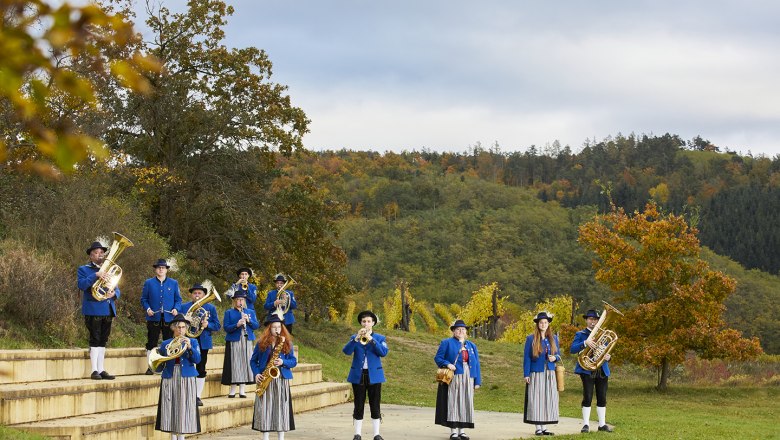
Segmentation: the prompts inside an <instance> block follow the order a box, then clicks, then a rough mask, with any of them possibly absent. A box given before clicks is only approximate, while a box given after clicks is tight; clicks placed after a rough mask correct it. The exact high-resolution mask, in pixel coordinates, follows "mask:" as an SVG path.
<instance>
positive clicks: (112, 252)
mask: <svg viewBox="0 0 780 440" xmlns="http://www.w3.org/2000/svg"><path fill="white" fill-rule="evenodd" d="M132 246H133V242H132V241H130V239H128V238H127V237H125V236H124V235H122V234H120V233H118V232H114V241H113V242H112V243H111V248H110V249H109V250H108V255H106V258H105V260H103V264H101V265H100V270H99V272H103V273H105V274H106V275H107V276H108V281H106V280H103V279H102V278H98V280H97V281H95V284H93V285H92V297H93V298H95V299H96V300H98V301H103V300H105V299H106V294H107V293H108V292H110V291H111V290H112V289H114V288H115V287H116V285H117V284H119V279H120V278H122V268H121V267H119V265H118V264H116V259H117V257H119V254H121V253H122V251H124V250H125V249H127V248H129V247H132Z"/></svg>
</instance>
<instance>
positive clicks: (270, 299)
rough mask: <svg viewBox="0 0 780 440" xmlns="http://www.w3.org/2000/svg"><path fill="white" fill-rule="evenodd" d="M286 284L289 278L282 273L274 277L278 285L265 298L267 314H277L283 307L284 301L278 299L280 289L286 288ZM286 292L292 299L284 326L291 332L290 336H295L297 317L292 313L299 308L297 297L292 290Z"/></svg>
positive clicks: (264, 306) (285, 315)
mask: <svg viewBox="0 0 780 440" xmlns="http://www.w3.org/2000/svg"><path fill="white" fill-rule="evenodd" d="M286 282H287V277H285V276H284V275H282V274H280V273H278V274H276V277H274V283H276V289H274V290H269V291H268V294H267V295H266V297H265V304H264V305H263V308H265V310H267V313H273V312H275V311H276V308H277V307H279V306H280V305H282V300H281V299H280V298H278V296H279V289H281V288H282V287H284V284H285V283H286ZM284 291H285V292H286V293H287V295H288V296H289V298H290V308H289V310H287V312H286V313H285V314H284V326H285V327H287V331H288V332H290V334H293V324H295V316H293V312H292V311H293V310H294V309H296V308H298V301H296V300H295V295H293V292H292V290H290V289H285V290H284Z"/></svg>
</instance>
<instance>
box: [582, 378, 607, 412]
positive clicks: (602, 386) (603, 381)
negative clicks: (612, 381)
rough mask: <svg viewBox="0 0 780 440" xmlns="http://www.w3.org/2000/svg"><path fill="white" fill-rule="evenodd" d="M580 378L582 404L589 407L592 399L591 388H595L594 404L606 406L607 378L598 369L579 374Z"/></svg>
mask: <svg viewBox="0 0 780 440" xmlns="http://www.w3.org/2000/svg"><path fill="white" fill-rule="evenodd" d="M580 379H582V406H585V407H590V405H591V402H592V401H593V388H594V386H595V388H596V406H598V407H601V408H603V407H605V406H607V382H608V380H609V378H608V377H607V376H605V375H604V373H602V372H601V369H600V368H599V370H598V371H596V372H594V373H593V374H580Z"/></svg>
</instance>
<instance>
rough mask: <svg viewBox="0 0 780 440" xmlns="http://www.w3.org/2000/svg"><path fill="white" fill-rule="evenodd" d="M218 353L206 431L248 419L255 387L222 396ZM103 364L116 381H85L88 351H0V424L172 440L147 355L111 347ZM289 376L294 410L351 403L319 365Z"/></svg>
mask: <svg viewBox="0 0 780 440" xmlns="http://www.w3.org/2000/svg"><path fill="white" fill-rule="evenodd" d="M224 353H225V350H224V347H215V348H214V349H212V350H209V359H208V364H207V366H206V367H207V370H208V376H207V378H206V386H205V388H204V390H203V403H204V406H202V407H200V423H201V428H202V432H204V433H205V432H213V431H219V430H222V429H227V428H232V427H236V426H243V425H248V424H250V423H251V422H252V407H253V404H254V386H251V385H248V386H247V395H248V396H249V398H247V399H240V398H234V399H228V398H227V393H228V389H229V388H228V387H227V386H224V385H222V384H220V378H221V377H222V373H221V372H222V361H223V358H224ZM105 364H106V370H107V371H109V372H110V373H111V374H113V375H116V379H115V380H91V379H85V378H88V377H89V374H90V373H91V371H90V365H89V352H88V351H87V350H0V425H6V426H9V427H13V428H16V429H21V430H25V431H30V432H35V433H38V434H42V435H45V436H48V437H51V438H54V439H62V440H66V439H67V440H71V439H95V440H104V439H105V440H109V439H110V440H113V439H138V438H150V439H160V440H167V439H170V434H166V433H162V432H159V431H155V430H154V418H155V416H156V414H157V398H158V395H159V389H160V388H159V386H160V376H146V375H144V374H143V372H144V371H145V370H146V352H145V350H143V349H140V348H127V349H109V350H107V351H106V360H105ZM293 377H294V379H293V384H292V388H291V393H292V397H293V408H294V410H295V412H302V411H309V410H312V409H317V408H322V407H324V406H329V405H336V404H339V403H343V402H346V401H347V400H349V397H350V393H351V387H350V386H349V384H346V383H329V382H323V381H322V367H321V366H320V365H319V364H303V363H299V364H298V366H297V367H295V368H294V369H293ZM188 437H190V436H188Z"/></svg>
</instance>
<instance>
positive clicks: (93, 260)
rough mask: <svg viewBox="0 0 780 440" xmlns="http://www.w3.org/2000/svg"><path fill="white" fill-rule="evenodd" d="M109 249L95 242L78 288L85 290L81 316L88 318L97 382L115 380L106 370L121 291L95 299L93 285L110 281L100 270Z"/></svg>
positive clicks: (117, 290)
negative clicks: (109, 341)
mask: <svg viewBox="0 0 780 440" xmlns="http://www.w3.org/2000/svg"><path fill="white" fill-rule="evenodd" d="M106 251H108V248H107V247H105V246H104V245H103V244H102V243H100V242H99V241H95V242H93V243H92V245H90V247H89V248H88V249H87V255H89V263H87V264H85V265H83V266H81V267H79V269H78V286H79V290H81V291H82V298H81V314H82V315H84V324H86V326H87V332H88V333H89V360H90V363H91V364H92V375H91V376H90V377H91V378H92V379H94V380H101V379H107V380H113V379H114V376H112V375H110V374H108V372H107V371H106V370H105V368H104V365H103V363H104V360H105V357H106V343H107V342H108V336H109V335H110V334H111V322H112V321H113V319H114V316H116V300H117V299H118V298H119V288H118V287H115V288H113V289H111V290H109V291H108V292H107V293H106V294H105V298H104V299H102V300H97V299H95V298H94V297H93V296H92V285H93V284H95V282H96V281H98V279H100V280H103V281H106V282H108V281H109V275H108V274H107V273H106V272H103V271H102V270H100V266H101V264H103V260H105V258H106Z"/></svg>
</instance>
